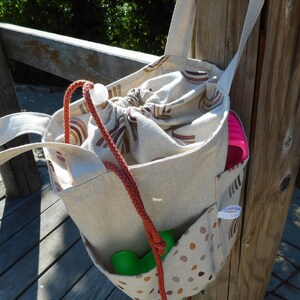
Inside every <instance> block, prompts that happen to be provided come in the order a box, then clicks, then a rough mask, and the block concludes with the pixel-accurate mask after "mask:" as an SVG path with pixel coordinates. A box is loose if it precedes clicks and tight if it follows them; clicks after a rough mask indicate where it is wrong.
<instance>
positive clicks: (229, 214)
mask: <svg viewBox="0 0 300 300" xmlns="http://www.w3.org/2000/svg"><path fill="white" fill-rule="evenodd" d="M241 211H242V208H241V207H240V206H239V205H229V206H226V207H225V208H223V209H222V210H220V211H218V218H220V219H225V220H233V219H236V218H238V217H239V216H240V215H241Z"/></svg>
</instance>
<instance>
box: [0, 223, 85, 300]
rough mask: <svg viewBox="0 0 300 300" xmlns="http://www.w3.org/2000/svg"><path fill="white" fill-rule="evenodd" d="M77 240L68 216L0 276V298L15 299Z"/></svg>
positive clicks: (75, 231) (2, 299) (4, 299)
mask: <svg viewBox="0 0 300 300" xmlns="http://www.w3.org/2000/svg"><path fill="white" fill-rule="evenodd" d="M78 240H79V232H78V229H77V228H76V226H75V225H74V223H73V222H72V220H71V219H70V218H69V219H67V221H66V222H64V223H63V224H62V225H61V226H59V227H58V228H57V229H56V230H55V231H54V232H53V233H51V234H50V235H49V236H48V237H47V238H46V239H44V240H43V241H42V242H41V243H40V244H39V245H38V246H36V247H34V248H33V249H32V250H31V251H30V252H29V253H27V254H26V255H25V256H24V257H23V258H22V259H21V260H20V261H19V262H18V263H17V264H15V265H14V266H13V267H12V268H10V269H9V270H8V271H7V272H5V273H4V274H3V275H2V276H1V277H0V299H1V300H6V299H7V300H11V299H15V298H16V297H18V296H19V295H20V294H22V293H23V292H25V291H26V290H27V289H28V287H30V286H31V285H32V284H34V283H35V281H36V280H37V278H39V277H40V276H41V275H43V273H45V272H46V271H47V270H48V269H49V268H50V267H51V266H52V265H53V264H55V262H56V261H57V260H58V259H59V258H60V257H61V256H62V255H63V254H64V253H66V252H67V251H68V250H69V248H70V247H72V245H74V244H75V243H76V242H78ZM66 277H67V276H66ZM64 280H67V278H64ZM32 299H35V298H32Z"/></svg>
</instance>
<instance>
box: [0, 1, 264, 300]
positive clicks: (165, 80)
mask: <svg viewBox="0 0 300 300" xmlns="http://www.w3.org/2000/svg"><path fill="white" fill-rule="evenodd" d="M263 2H264V1H263V0H250V1H249V7H248V11H247V15H246V20H245V24H244V28H243V32H242V36H241V41H240V45H239V49H238V52H237V54H236V55H235V56H234V58H233V59H232V61H231V63H230V64H229V66H228V67H227V68H226V70H225V71H221V70H220V69H219V68H218V67H217V66H215V65H212V64H210V63H208V62H205V61H200V60H196V59H190V58H188V52H189V45H190V42H191V39H192V33H193V26H192V24H193V21H194V19H195V12H196V5H197V4H196V1H195V0H178V1H177V2H176V5H175V10H174V13H173V18H172V21H171V26H170V31H169V34H168V39H167V44H166V49H165V54H164V55H163V56H162V57H160V58H159V59H158V60H157V61H155V62H153V63H152V64H150V65H147V66H146V67H144V68H142V69H141V70H139V71H137V72H135V73H133V74H131V75H129V76H127V77H125V78H122V79H120V80H118V81H116V82H114V83H112V84H109V85H108V86H107V87H104V86H102V85H95V84H93V83H91V82H88V81H85V80H79V81H76V82H74V83H73V84H71V86H70V87H69V88H68V90H67V91H66V94H65V99H64V108H62V109H60V110H59V111H57V112H55V113H54V114H53V115H52V116H49V115H46V114H42V113H30V112H21V113H16V114H12V115H8V116H5V117H3V118H1V119H0V133H1V137H0V144H4V143H6V142H8V141H9V140H11V139H13V138H15V137H16V136H19V135H21V134H25V133H36V134H39V135H41V136H42V142H40V143H33V144H29V145H23V146H20V147H16V148H13V149H8V150H5V151H2V152H1V153H0V163H1V164H2V163H4V162H6V161H8V160H9V159H11V158H12V157H14V156H16V155H18V154H20V153H22V152H25V151H28V150H30V149H34V148H39V147H43V149H44V153H45V156H46V158H47V161H48V169H49V174H50V179H51V183H52V187H53V190H54V192H55V193H57V194H58V195H59V196H60V197H61V198H62V200H63V202H64V204H65V206H66V209H67V211H68V213H69V214H70V216H71V218H72V219H73V221H74V222H75V224H76V225H77V226H78V228H79V230H80V232H81V235H82V240H83V243H84V245H85V247H86V249H87V251H88V253H89V255H90V257H91V259H92V260H93V262H94V264H95V265H96V266H97V268H98V269H99V270H100V271H101V272H102V273H103V274H105V275H106V276H107V277H108V278H109V279H110V280H111V282H113V283H114V284H115V285H116V286H117V287H118V288H119V289H120V290H122V291H123V292H124V293H126V294H127V295H129V296H130V297H131V298H133V299H151V300H152V299H182V298H184V297H188V296H191V295H194V294H197V293H199V292H200V291H201V290H203V289H204V288H205V287H206V286H207V284H209V283H210V282H212V281H213V280H214V279H215V278H216V276H217V274H218V272H219V270H220V269H221V267H222V265H223V264H224V261H225V259H226V257H227V256H228V255H229V253H230V250H231V248H232V246H233V243H234V241H235V238H236V235H237V231H236V229H237V221H238V217H239V215H240V213H241V208H240V206H239V198H240V193H241V188H242V182H243V168H244V167H245V164H246V162H247V160H248V146H247V143H246V140H245V135H244V132H243V129H242V126H241V122H240V120H239V119H238V117H237V115H236V114H235V113H233V112H230V100H229V91H230V87H231V83H232V80H233V77H234V73H235V71H236V68H237V65H238V62H239V60H240V57H241V54H242V51H243V49H244V47H245V44H246V41H247V38H248V36H249V34H250V33H251V31H252V28H253V26H254V24H255V22H256V19H257V17H258V15H259V13H260V10H261V8H262V5H263ZM104 72H105V70H104ZM77 88H82V92H83V98H82V99H79V100H77V101H75V102H73V103H71V104H70V99H71V97H72V94H73V92H74V91H75V90H76V89H77ZM228 116H230V118H231V119H230V120H231V121H230V122H229V120H228ZM228 124H229V126H228ZM228 127H230V128H228ZM235 129H236V130H235ZM228 131H229V132H228ZM239 137H240V140H239V142H238V143H237V144H235V140H236V139H238V138H239ZM239 143H240V144H239ZM241 143H244V144H243V145H242V146H241ZM239 149H240V150H241V149H242V150H243V151H241V153H239ZM235 150H237V151H235ZM232 151H233V152H232ZM229 152H230V153H231V157H230V158H228V157H229ZM235 159H236V162H234V160H235ZM3 176H5V174H3ZM166 249H167V250H166ZM123 252H127V254H128V253H129V254H130V255H132V256H133V260H135V262H136V264H137V265H138V266H139V267H141V268H140V269H139V268H138V269H139V270H140V271H141V272H140V273H139V271H136V270H135V271H134V272H133V274H130V275H128V274H127V275H126V274H125V275H124V274H119V273H118V272H116V270H115V268H114V266H113V258H114V257H115V255H117V256H118V255H119V254H120V253H121V254H122V253H123ZM146 258H147V259H148V258H149V261H150V267H148V269H147V267H145V266H144V265H143V263H145V264H146V263H148V262H146ZM123 262H124V261H123ZM126 262H127V261H126V260H125V263H126ZM131 267H132V266H130V268H131ZM144 267H145V268H144ZM116 273H118V274H116Z"/></svg>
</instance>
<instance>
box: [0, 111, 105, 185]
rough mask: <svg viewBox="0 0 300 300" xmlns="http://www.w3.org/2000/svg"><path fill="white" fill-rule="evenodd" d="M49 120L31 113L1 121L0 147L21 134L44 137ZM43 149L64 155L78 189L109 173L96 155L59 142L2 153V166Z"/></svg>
mask: <svg viewBox="0 0 300 300" xmlns="http://www.w3.org/2000/svg"><path fill="white" fill-rule="evenodd" d="M50 120H51V116H49V115H47V114H41V113H32V112H22V113H15V114H11V115H7V116H5V117H2V118H0V146H1V145H3V144H5V143H7V142H9V141H10V140H12V139H13V138H15V137H17V136H20V135H22V134H27V133H35V134H38V135H41V136H44V134H45V132H46V129H47V127H48V124H49V122H50ZM42 147H43V148H47V149H53V150H56V151H59V152H60V153H62V155H63V156H64V158H65V159H66V161H67V165H68V167H69V169H70V173H71V174H72V177H73V180H74V183H75V185H77V186H78V185H80V184H82V183H85V182H86V181H88V180H90V179H92V178H95V177H96V176H99V175H102V174H104V173H106V172H107V170H106V168H105V166H104V164H103V163H102V161H101V160H100V159H99V158H98V157H97V156H96V154H94V153H92V152H89V151H87V150H85V149H82V148H80V147H78V146H75V145H70V144H64V143H56V142H41V143H31V144H27V145H22V146H18V147H13V148H10V149H7V150H4V151H1V152H0V165H1V164H3V163H5V162H7V161H9V160H10V159H11V158H13V157H15V156H17V155H19V154H22V153H24V152H26V151H29V150H33V149H36V148H42Z"/></svg>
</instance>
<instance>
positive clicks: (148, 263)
mask: <svg viewBox="0 0 300 300" xmlns="http://www.w3.org/2000/svg"><path fill="white" fill-rule="evenodd" d="M159 234H160V236H161V237H162V239H163V240H164V241H165V242H166V250H165V253H164V254H163V255H162V256H161V259H164V258H165V257H166V255H167V254H168V253H169V252H170V250H171V249H172V247H173V246H174V244H175V241H174V236H173V234H172V232H171V231H161V232H160V233H159ZM111 263H112V266H113V269H114V272H115V273H116V274H119V275H139V274H142V273H146V272H148V271H150V270H151V269H153V268H154V267H155V259H154V255H153V253H152V251H150V252H148V253H147V254H146V255H144V256H143V257H141V258H139V257H138V256H137V255H136V253H134V252H133V251H130V250H122V251H119V252H116V253H115V254H113V256H112V257H111Z"/></svg>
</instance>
